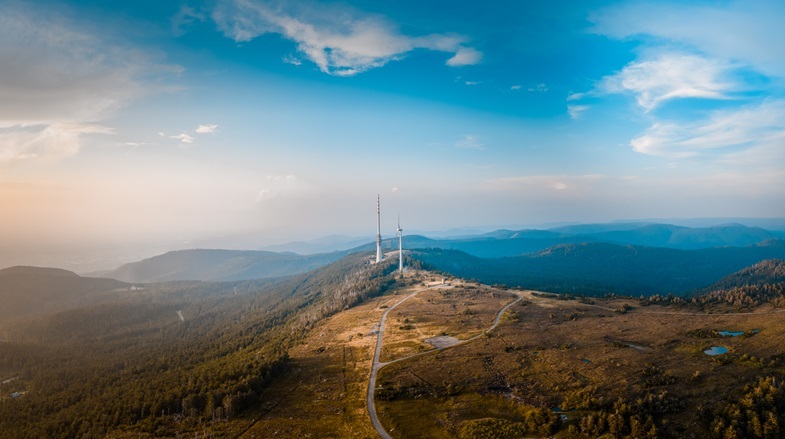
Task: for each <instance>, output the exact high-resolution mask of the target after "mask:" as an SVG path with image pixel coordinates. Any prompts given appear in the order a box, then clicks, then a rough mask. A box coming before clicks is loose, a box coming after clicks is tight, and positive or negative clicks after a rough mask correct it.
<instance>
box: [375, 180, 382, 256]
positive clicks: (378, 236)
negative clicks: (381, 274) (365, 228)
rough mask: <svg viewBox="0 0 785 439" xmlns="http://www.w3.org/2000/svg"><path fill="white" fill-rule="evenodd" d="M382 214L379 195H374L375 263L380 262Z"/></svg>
mask: <svg viewBox="0 0 785 439" xmlns="http://www.w3.org/2000/svg"><path fill="white" fill-rule="evenodd" d="M381 218H382V214H381V209H380V204H379V194H376V263H379V262H382V219H381Z"/></svg>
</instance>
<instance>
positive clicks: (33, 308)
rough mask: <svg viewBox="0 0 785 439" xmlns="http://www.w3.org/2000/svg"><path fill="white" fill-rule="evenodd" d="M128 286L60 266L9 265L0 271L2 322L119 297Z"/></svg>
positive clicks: (0, 316)
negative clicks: (79, 273) (78, 273)
mask: <svg viewBox="0 0 785 439" xmlns="http://www.w3.org/2000/svg"><path fill="white" fill-rule="evenodd" d="M129 286H130V285H128V284H126V283H124V282H119V281H117V280H114V279H96V278H89V277H81V276H79V275H77V274H76V273H72V272H70V271H67V270H61V269H58V268H39V267H11V268H6V269H3V270H0V298H2V306H0V323H2V322H4V321H6V320H8V319H10V318H21V317H25V316H28V315H33V314H43V313H47V312H53V311H58V310H64V309H70V308H78V307H82V306H87V305H90V304H95V303H100V302H107V301H113V300H117V299H118V298H119V297H121V296H122V294H123V291H126V290H127V289H128V287H129Z"/></svg>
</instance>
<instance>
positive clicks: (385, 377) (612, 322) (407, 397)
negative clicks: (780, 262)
mask: <svg viewBox="0 0 785 439" xmlns="http://www.w3.org/2000/svg"><path fill="white" fill-rule="evenodd" d="M596 302H597V303H596V306H591V305H587V304H582V303H579V302H577V301H565V300H557V299H553V298H543V297H535V296H529V303H528V304H527V305H515V306H513V308H511V310H510V311H511V312H510V314H511V315H510V318H509V319H508V320H507V321H505V322H504V323H502V324H501V325H500V326H499V327H498V328H497V329H496V330H495V331H494V332H493V333H492V334H491V335H490V337H484V338H481V339H478V340H476V341H474V342H472V343H469V344H466V345H463V346H458V347H455V348H452V349H448V350H445V351H442V352H439V353H438V354H435V355H425V356H421V357H417V358H413V359H411V360H405V361H402V362H399V363H396V364H393V365H390V366H388V367H387V368H385V369H383V370H382V371H381V373H380V375H379V383H380V385H381V386H382V387H383V388H385V391H383V392H380V393H379V394H380V395H381V398H391V400H389V401H379V402H378V403H377V410H378V411H379V414H380V417H381V418H382V420H383V422H384V423H385V425H387V426H388V427H389V428H390V429H395V431H396V432H397V435H396V437H401V438H403V437H417V435H418V431H420V428H421V426H422V428H426V429H427V431H428V435H429V437H448V435H449V434H452V433H450V432H451V431H454V430H455V429H456V428H457V427H458V426H459V425H460V423H461V422H462V421H464V420H466V419H473V418H482V417H499V416H500V415H498V414H494V413H495V412H496V411H498V410H496V409H494V408H493V407H495V405H499V404H501V402H499V401H500V400H499V398H502V400H503V401H505V402H504V404H502V405H506V404H508V403H509V402H510V401H512V402H515V403H516V404H519V405H520V406H521V409H523V408H525V407H542V408H552V407H560V408H561V409H564V410H565V411H568V413H567V415H568V417H571V418H573V419H576V418H578V417H580V414H581V411H582V410H584V409H585V408H586V407H587V404H588V402H589V401H591V400H592V399H593V400H594V405H595V406H596V404H597V403H599V404H602V403H612V402H613V401H615V400H616V399H618V398H619V397H623V398H634V397H636V395H641V394H642V393H644V392H646V391H661V390H666V391H668V392H670V393H671V394H675V395H678V396H679V397H682V398H684V401H685V403H686V404H687V409H685V410H682V411H680V412H679V413H674V414H670V415H668V417H667V420H668V422H669V423H670V424H672V425H673V426H674V429H675V430H677V431H678V429H679V428H681V429H683V430H689V431H691V432H698V436H699V437H700V434H703V433H705V431H704V430H702V428H703V426H702V425H701V424H700V422H699V419H698V416H697V413H698V411H699V410H698V409H699V407H705V408H709V409H711V408H712V407H714V406H715V404H717V403H719V402H722V401H724V400H725V399H733V398H734V397H735V395H738V394H739V393H740V392H741V389H742V387H743V386H744V385H745V384H746V383H749V382H752V381H754V380H755V379H756V378H757V377H759V376H762V375H765V374H767V373H771V372H773V371H782V370H783V364H782V362H781V361H780V362H779V363H776V364H774V363H771V364H770V363H769V362H768V361H766V362H761V361H759V360H758V359H759V358H769V357H772V356H773V355H775V354H781V353H782V352H783V347H785V321H783V318H782V317H783V316H785V314H777V313H765V312H767V311H770V309H769V308H765V307H763V308H761V309H760V310H758V312H762V313H763V314H757V315H742V314H726V315H717V314H706V313H701V312H699V311H696V310H693V311H692V313H694V314H685V313H689V312H690V310H689V309H686V308H685V309H678V308H674V307H662V306H649V307H639V306H638V304H637V301H631V300H607V301H606V300H597V301H596ZM624 303H627V304H629V305H631V306H633V307H634V308H633V309H632V310H631V311H629V312H627V313H626V314H621V313H617V312H613V311H612V310H614V309H617V308H620V307H621V306H622V305H623V304H624ZM698 329H709V330H711V329H716V330H735V331H752V330H753V329H757V330H759V331H760V332H759V333H758V334H755V335H753V336H750V337H736V338H713V339H704V338H696V337H695V336H692V335H689V334H688V333H689V332H690V331H692V330H698ZM713 345H717V346H726V347H728V348H729V350H730V353H729V354H728V355H726V356H723V357H721V360H725V361H718V359H717V358H713V357H710V356H707V355H706V354H704V353H703V351H704V350H705V349H708V348H709V347H710V346H713ZM723 363H727V364H723ZM652 364H654V365H657V366H659V367H660V368H661V369H662V374H661V376H663V377H666V378H667V380H668V382H663V383H652V382H651V380H649V381H648V382H647V377H645V376H644V374H643V370H644V369H646V368H647V367H649V366H650V365H652ZM478 401H485V402H488V403H489V402H493V401H496V402H495V403H490V404H485V406H487V407H488V412H487V413H478V412H477V411H476V410H470V409H471V407H476V406H477V405H478V404H479V402H478ZM502 417H503V416H502ZM568 422H569V421H568Z"/></svg>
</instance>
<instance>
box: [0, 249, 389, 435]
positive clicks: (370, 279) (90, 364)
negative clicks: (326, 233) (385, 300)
mask: <svg viewBox="0 0 785 439" xmlns="http://www.w3.org/2000/svg"><path fill="white" fill-rule="evenodd" d="M394 268H395V267H394V265H393V264H391V263H385V264H380V265H368V263H367V258H366V256H365V255H353V256H349V257H346V258H345V259H343V260H341V261H338V262H336V263H335V264H332V265H330V266H328V267H324V268H322V269H319V270H316V271H314V272H311V273H308V274H307V275H299V276H295V277H291V278H288V279H283V280H279V281H274V282H271V281H244V282H224V283H204V282H177V283H166V284H156V285H148V286H147V287H146V289H145V290H144V291H141V292H139V296H138V297H136V298H135V299H132V300H129V301H126V302H122V303H110V304H103V305H97V306H90V307H85V308H81V309H77V310H71V311H67V312H63V313H58V314H56V315H53V316H47V317H40V318H37V319H35V320H31V321H28V322H26V323H24V324H22V323H18V324H15V325H13V326H12V327H5V328H3V329H4V333H5V334H6V339H7V341H6V342H3V343H0V377H12V378H13V377H18V378H17V379H14V380H12V381H10V382H8V383H5V384H2V389H0V390H2V393H3V395H4V396H5V395H8V394H10V393H11V392H19V394H21V396H20V397H18V398H16V399H8V398H7V396H6V397H5V399H6V400H4V401H3V404H0V419H2V420H3V423H2V424H3V428H2V429H0V437H8V438H19V437H88V436H92V437H102V436H105V435H107V434H110V433H111V435H118V434H120V433H122V432H126V433H128V434H129V435H131V436H156V437H158V436H174V435H175V433H176V432H179V433H180V434H182V433H183V432H188V431H194V432H197V431H198V432H200V434H201V432H203V431H210V432H213V433H215V435H216V436H221V435H222V433H221V431H223V429H225V428H227V426H229V425H231V422H230V421H231V420H232V419H233V418H234V417H235V416H237V415H239V414H241V413H242V412H243V411H244V410H245V409H247V408H248V407H251V406H254V405H257V404H261V403H263V401H259V400H258V396H259V395H260V393H261V391H262V390H263V389H264V388H265V387H266V386H267V385H268V384H269V383H270V382H271V381H272V380H275V379H276V377H277V376H278V375H279V374H281V373H285V371H286V370H287V368H288V367H289V366H288V365H287V350H288V349H289V348H290V347H291V346H292V345H293V344H294V343H297V342H298V340H300V339H301V337H302V336H303V335H304V334H306V333H307V331H309V330H310V328H312V327H313V325H314V324H315V323H317V322H319V321H320V320H321V319H323V318H325V317H326V316H329V315H331V314H333V313H335V312H338V311H340V310H342V309H345V308H347V307H351V306H353V305H354V304H356V303H358V302H359V301H361V300H363V299H365V298H368V297H372V296H375V295H378V294H382V293H383V292H385V291H386V290H387V289H389V288H390V287H392V286H393V285H394V283H395V282H396V281H395V278H394V276H392V275H391V273H392V271H393V270H394Z"/></svg>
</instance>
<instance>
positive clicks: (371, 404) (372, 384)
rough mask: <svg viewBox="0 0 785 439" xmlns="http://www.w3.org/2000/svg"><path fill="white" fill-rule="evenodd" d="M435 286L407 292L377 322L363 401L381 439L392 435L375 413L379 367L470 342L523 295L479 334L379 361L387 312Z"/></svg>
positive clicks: (479, 335) (501, 312) (504, 309)
mask: <svg viewBox="0 0 785 439" xmlns="http://www.w3.org/2000/svg"><path fill="white" fill-rule="evenodd" d="M435 288H439V286H436V287H430V288H425V289H422V290H417V291H415V292H413V293H411V294H409V295H408V296H406V297H404V298H403V299H401V300H400V301H398V302H397V303H396V304H395V305H393V306H391V307H389V308H387V310H386V311H385V312H384V314H382V319H381V321H380V322H379V335H378V336H377V338H376V351H375V352H374V354H373V364H372V366H371V377H370V378H369V380H368V394H367V396H366V401H365V402H366V405H367V406H368V414H369V415H370V417H371V423H373V427H374V428H375V429H376V432H377V433H379V436H380V437H382V439H392V436H390V434H389V433H387V430H385V429H384V427H382V423H381V422H379V417H378V416H377V415H376V401H375V399H374V393H375V392H376V375H377V373H378V372H379V370H380V369H381V368H383V367H384V366H387V365H388V364H393V363H397V362H399V361H403V360H408V359H410V358H414V357H419V356H421V355H426V354H430V353H432V352H438V351H441V350H443V349H449V348H454V347H455V346H460V345H462V344H466V343H468V342H470V341H472V340H476V339H478V338H480V337H482V336H483V335H485V334H487V333H488V332H490V331H492V330H493V329H494V328H496V327H497V326H498V325H499V322H500V321H501V318H502V315H503V314H504V312H505V311H507V310H508V309H509V308H510V307H511V306H513V305H515V304H516V303H518V302H520V301H521V300H522V299H523V296H520V295H519V296H518V299H517V300H514V301H512V302H510V303H508V304H507V305H505V306H504V307H503V308H502V309H500V310H499V312H498V313H497V314H496V319H495V320H494V321H493V324H492V325H491V326H490V327H488V329H486V330H485V331H483V332H482V333H481V334H478V335H475V336H474V337H471V338H467V339H466V340H461V341H460V342H459V343H456V344H454V345H452V346H445V347H442V348H436V349H431V350H429V351H425V352H420V353H417V354H413V355H409V356H408V357H403V358H398V359H396V360H393V361H388V362H386V363H381V362H379V357H380V356H381V353H382V336H383V335H384V323H385V322H386V321H387V314H389V313H390V311H392V310H393V309H395V307H397V306H398V305H400V304H402V303H403V302H406V301H407V300H409V299H411V298H412V297H414V296H415V295H416V294H417V293H421V292H423V291H428V290H432V289H435Z"/></svg>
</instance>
